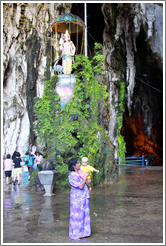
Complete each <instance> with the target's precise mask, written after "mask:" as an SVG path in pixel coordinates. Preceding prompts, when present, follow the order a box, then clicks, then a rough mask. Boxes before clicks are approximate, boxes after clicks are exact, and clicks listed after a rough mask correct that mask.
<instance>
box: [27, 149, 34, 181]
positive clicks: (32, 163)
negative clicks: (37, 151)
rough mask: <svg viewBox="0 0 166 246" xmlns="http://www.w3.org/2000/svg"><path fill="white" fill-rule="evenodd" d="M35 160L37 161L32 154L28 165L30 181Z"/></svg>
mask: <svg viewBox="0 0 166 246" xmlns="http://www.w3.org/2000/svg"><path fill="white" fill-rule="evenodd" d="M34 159H35V157H34V154H33V153H32V152H31V153H30V155H29V161H28V164H27V167H28V172H29V177H28V180H30V177H31V175H32V172H33V165H34Z"/></svg>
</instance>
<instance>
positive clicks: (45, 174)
mask: <svg viewBox="0 0 166 246" xmlns="http://www.w3.org/2000/svg"><path fill="white" fill-rule="evenodd" d="M58 174H59V172H58V171H55V170H46V171H40V172H38V176H39V179H40V182H41V184H42V185H43V186H44V189H45V191H46V193H45V194H44V196H52V195H53V194H52V190H53V187H54V184H55V183H56V181H57V179H58Z"/></svg>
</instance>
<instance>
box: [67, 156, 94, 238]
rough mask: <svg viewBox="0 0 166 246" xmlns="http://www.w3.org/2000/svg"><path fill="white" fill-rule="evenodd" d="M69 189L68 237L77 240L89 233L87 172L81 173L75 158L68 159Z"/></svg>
mask: <svg viewBox="0 0 166 246" xmlns="http://www.w3.org/2000/svg"><path fill="white" fill-rule="evenodd" d="M69 170H70V171H71V172H70V174H69V183H70V186H71V191H70V223H69V237H70V238H71V239H74V240H79V239H80V238H83V237H88V236H90V235H91V221H90V205H89V190H88V187H87V185H86V180H87V177H88V175H89V173H86V174H85V175H83V174H82V172H81V170H80V163H79V162H78V160H77V159H75V158H74V159H71V160H70V161H69Z"/></svg>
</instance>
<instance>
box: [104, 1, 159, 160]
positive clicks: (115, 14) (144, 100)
mask: <svg viewBox="0 0 166 246" xmlns="http://www.w3.org/2000/svg"><path fill="white" fill-rule="evenodd" d="M102 12H103V15H104V20H105V29H104V33H103V43H104V56H105V66H106V71H107V74H108V79H109V83H110V121H109V135H110V139H111V141H112V142H113V143H114V145H115V147H116V148H115V149H116V150H117V149H118V141H117V134H116V132H117V124H118V112H119V107H118V104H119V98H120V93H119V88H120V82H123V81H126V88H127V90H126V100H125V101H126V105H125V106H126V111H125V115H126V116H127V117H128V120H130V117H131V118H132V117H133V118H134V117H140V116H142V115H143V117H141V120H142V124H139V127H140V131H141V130H143V134H144V139H146V138H147V139H148V140H151V141H152V143H153V142H154V149H155V144H156V141H159V140H160V141H161V142H162V138H161V134H160V137H159V138H160V139H159V138H158V140H156V138H157V135H159V134H157V132H158V131H160V132H161V131H162V129H161V122H162V104H163V102H162V99H163V95H162V84H163V80H162V71H163V6H162V4H157V3H156V4H153V3H131V4H130V3H114V4H111V3H109V4H108V3H104V4H103V5H102ZM128 112H130V114H129V113H128ZM125 115H124V117H125ZM135 119H136V118H135ZM126 122H127V121H126ZM126 125H127V123H126ZM141 127H142V129H141ZM152 132H154V134H152ZM122 134H123V136H124V137H125V139H127V140H128V141H130V139H129V138H126V135H128V133H127V128H126V129H125V128H124V127H123V133H122ZM135 134H139V131H138V132H137V133H135ZM133 135H134V134H133ZM132 140H133V138H132ZM140 142H141V143H143V142H142V140H141V138H140ZM133 144H134V143H133ZM136 146H137V147H136V149H135V150H134V151H133V152H132V153H131V152H130V153H128V154H130V155H132V154H133V155H134V154H138V152H139V155H141V153H142V154H144V153H146V154H147V152H146V151H144V150H145V149H144V147H143V146H144V144H141V148H142V152H141V148H140V149H139V147H138V146H139V144H136ZM158 147H159V146H158ZM160 147H161V145H160ZM149 149H150V148H149ZM116 150H115V156H117V152H116ZM152 153H153V152H152V151H150V152H149V154H152ZM153 154H155V150H154V153H153Z"/></svg>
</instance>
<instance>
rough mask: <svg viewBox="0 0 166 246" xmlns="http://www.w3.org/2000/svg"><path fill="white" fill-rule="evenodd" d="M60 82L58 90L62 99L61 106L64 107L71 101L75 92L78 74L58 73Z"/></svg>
mask: <svg viewBox="0 0 166 246" xmlns="http://www.w3.org/2000/svg"><path fill="white" fill-rule="evenodd" d="M58 78H59V82H58V84H57V86H56V91H57V93H58V94H59V96H60V99H61V107H62V108H63V107H64V106H65V104H66V103H67V102H69V101H70V100H71V99H72V97H73V94H74V89H75V83H76V75H75V74H70V75H68V74H61V75H58Z"/></svg>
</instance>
